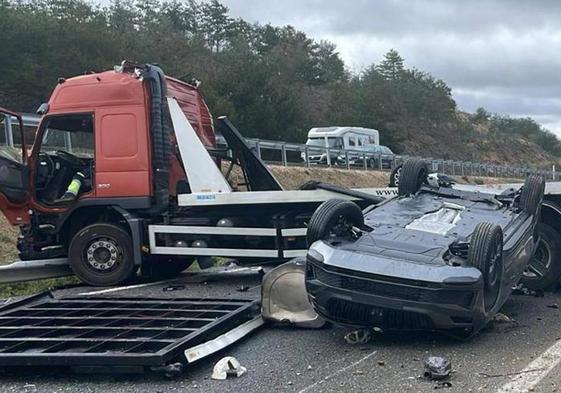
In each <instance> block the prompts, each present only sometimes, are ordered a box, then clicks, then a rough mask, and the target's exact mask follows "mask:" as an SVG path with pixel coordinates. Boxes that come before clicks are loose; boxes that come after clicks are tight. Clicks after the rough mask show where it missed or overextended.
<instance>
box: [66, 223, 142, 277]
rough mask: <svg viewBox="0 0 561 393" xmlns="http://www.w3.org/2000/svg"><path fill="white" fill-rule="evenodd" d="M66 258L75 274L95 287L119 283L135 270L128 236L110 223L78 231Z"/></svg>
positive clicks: (90, 226) (133, 273)
mask: <svg viewBox="0 0 561 393" xmlns="http://www.w3.org/2000/svg"><path fill="white" fill-rule="evenodd" d="M68 257H69V259H70V267H71V268H72V271H73V272H74V274H76V276H78V278H79V279H80V280H81V281H83V282H85V283H87V284H89V285H94V286H110V285H117V284H122V283H124V282H126V281H128V280H130V279H131V278H132V277H133V276H134V275H135V273H136V270H137V268H138V267H137V266H136V265H135V263H134V256H133V249H132V240H131V236H130V234H129V233H128V232H127V231H125V230H124V229H122V228H120V227H118V226H116V225H112V224H92V225H89V226H86V227H84V228H82V229H81V230H79V231H78V232H77V233H76V235H75V236H74V237H73V239H72V241H71V242H70V247H69V249H68Z"/></svg>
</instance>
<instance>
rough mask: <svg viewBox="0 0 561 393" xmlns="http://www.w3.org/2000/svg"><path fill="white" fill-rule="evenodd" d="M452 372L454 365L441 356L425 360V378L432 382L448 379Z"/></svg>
mask: <svg viewBox="0 0 561 393" xmlns="http://www.w3.org/2000/svg"><path fill="white" fill-rule="evenodd" d="M451 372H452V363H451V362H450V361H449V360H448V359H446V358H443V357H440V356H430V357H428V358H427V360H425V372H424V373H423V376H424V377H425V378H428V379H432V380H442V379H445V378H448V376H450V373H451Z"/></svg>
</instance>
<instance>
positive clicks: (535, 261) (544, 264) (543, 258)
mask: <svg viewBox="0 0 561 393" xmlns="http://www.w3.org/2000/svg"><path fill="white" fill-rule="evenodd" d="M551 262H552V258H551V248H550V247H549V244H548V243H547V242H545V241H543V239H540V241H539V242H538V246H537V247H536V252H535V253H534V256H533V257H532V259H531V260H530V263H529V264H528V266H527V267H526V269H525V270H524V276H525V277H526V278H530V279H534V280H541V279H543V278H544V277H545V276H546V275H547V273H548V272H549V269H550V267H551Z"/></svg>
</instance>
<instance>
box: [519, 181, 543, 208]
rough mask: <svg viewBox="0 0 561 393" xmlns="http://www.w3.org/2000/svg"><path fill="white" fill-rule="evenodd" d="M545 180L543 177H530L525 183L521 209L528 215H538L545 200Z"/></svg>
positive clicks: (521, 197)
mask: <svg viewBox="0 0 561 393" xmlns="http://www.w3.org/2000/svg"><path fill="white" fill-rule="evenodd" d="M544 190H545V180H544V178H543V177H541V176H537V175H530V176H528V177H527V178H526V180H525V181H524V187H523V188H522V193H521V194H520V207H522V209H523V210H524V211H525V212H527V213H528V214H533V215H535V214H537V213H538V212H539V208H540V206H541V203H542V200H543V193H544Z"/></svg>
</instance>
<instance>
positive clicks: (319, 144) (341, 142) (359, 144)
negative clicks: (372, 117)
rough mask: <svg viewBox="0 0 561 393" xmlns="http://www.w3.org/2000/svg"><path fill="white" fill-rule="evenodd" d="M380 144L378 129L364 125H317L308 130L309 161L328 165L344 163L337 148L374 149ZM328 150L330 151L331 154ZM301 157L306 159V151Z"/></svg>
mask: <svg viewBox="0 0 561 393" xmlns="http://www.w3.org/2000/svg"><path fill="white" fill-rule="evenodd" d="M379 144H380V133H379V132H378V130H374V129H372V128H363V127H316V128H312V129H310V131H308V140H307V141H306V145H307V146H309V149H308V154H309V162H310V163H311V164H327V165H331V164H337V163H339V164H343V162H341V161H342V160H341V158H342V157H341V156H340V152H338V151H337V150H356V151H372V147H373V146H378V145H379ZM314 147H315V148H317V149H314ZM326 150H329V151H330V152H329V156H328V155H327V151H326ZM332 150H333V152H332ZM301 157H302V159H303V160H304V161H306V153H304V152H303V153H302V155H301ZM349 158H351V157H349ZM343 160H344V159H343Z"/></svg>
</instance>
